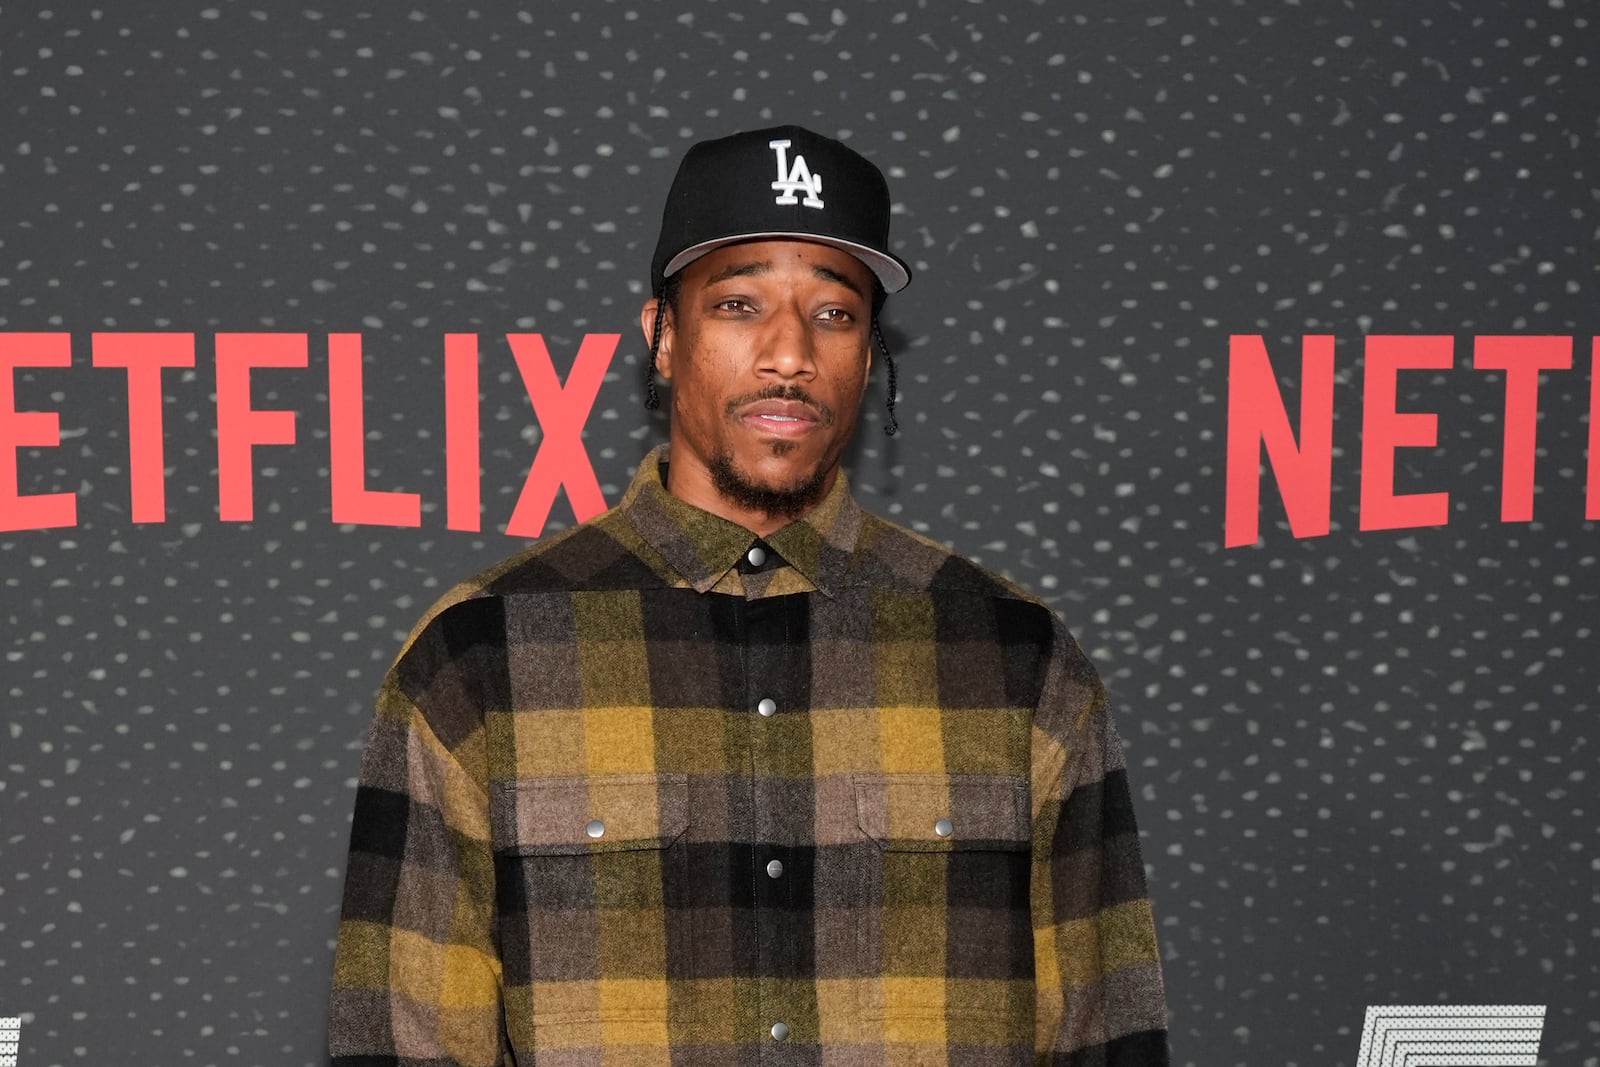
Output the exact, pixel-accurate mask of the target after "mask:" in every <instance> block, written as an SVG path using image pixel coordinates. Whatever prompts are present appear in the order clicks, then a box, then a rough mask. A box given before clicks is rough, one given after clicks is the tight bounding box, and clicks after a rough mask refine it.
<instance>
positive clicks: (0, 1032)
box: [0, 1015, 22, 1067]
mask: <svg viewBox="0 0 1600 1067" xmlns="http://www.w3.org/2000/svg"><path fill="white" fill-rule="evenodd" d="M21 1042H22V1016H20V1015H11V1016H0V1067H17V1046H18V1045H19V1044H20V1043H21Z"/></svg>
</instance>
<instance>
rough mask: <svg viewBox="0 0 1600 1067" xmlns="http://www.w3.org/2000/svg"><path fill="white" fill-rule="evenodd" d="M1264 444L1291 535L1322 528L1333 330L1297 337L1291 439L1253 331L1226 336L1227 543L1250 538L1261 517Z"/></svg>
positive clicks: (1328, 479)
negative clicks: (1296, 402) (1295, 422)
mask: <svg viewBox="0 0 1600 1067" xmlns="http://www.w3.org/2000/svg"><path fill="white" fill-rule="evenodd" d="M1263 445H1265V446H1266V450H1267V463H1268V465H1270V466H1271V467H1272V473H1273V476H1274V477H1275V478H1276V479H1277V482H1278V492H1279V493H1280V494H1281V495H1282V496H1283V509H1284V511H1285V512H1286V513H1287V514H1288V518H1289V530H1290V532H1291V533H1293V534H1294V536H1296V537H1320V536H1322V535H1323V534H1326V533H1327V532H1328V513H1329V509H1330V506H1331V505H1330V494H1331V487H1332V482H1333V336H1332V335H1331V334H1308V335H1306V336H1305V337H1302V338H1301V341H1300V434H1299V441H1298V443H1297V442H1296V439H1295V433H1294V430H1293V428H1292V427H1291V426H1290V425H1289V413H1288V411H1287V409H1286V408H1285V407H1284V403H1283V394H1282V393H1281V392H1280V391H1279V389H1278V380H1277V378H1276V377H1275V376H1274V375H1273V373H1272V361H1271V360H1270V359H1268V358H1267V346H1266V342H1265V341H1264V340H1263V339H1262V338H1261V336H1260V335H1259V334H1234V335H1232V336H1231V337H1229V338H1228V474H1227V514H1226V516H1225V518H1224V526H1225V529H1226V535H1225V538H1224V544H1225V545H1226V546H1227V547H1228V548H1236V547H1238V546H1239V545H1249V544H1254V543H1255V541H1256V538H1257V536H1258V532H1259V525H1260V517H1261V514H1260V513H1261V467H1262V465H1261V448H1262V446H1263Z"/></svg>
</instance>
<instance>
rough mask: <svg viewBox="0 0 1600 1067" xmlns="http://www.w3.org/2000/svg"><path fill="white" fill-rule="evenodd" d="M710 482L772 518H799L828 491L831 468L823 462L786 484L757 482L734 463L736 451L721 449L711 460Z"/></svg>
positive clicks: (745, 506)
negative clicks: (801, 476) (798, 478)
mask: <svg viewBox="0 0 1600 1067" xmlns="http://www.w3.org/2000/svg"><path fill="white" fill-rule="evenodd" d="M710 470H711V484H712V485H713V486H715V487H716V490H717V492H718V493H721V494H722V496H723V498H724V499H726V500H729V501H732V502H733V503H734V504H736V505H738V506H739V507H740V508H742V509H744V510H746V511H759V512H761V513H762V514H763V515H765V516H767V517H768V518H769V519H797V518H799V517H800V516H801V515H804V514H805V513H806V512H807V511H810V510H811V509H812V508H813V507H815V506H816V505H817V504H818V503H819V502H820V501H821V500H822V498H823V497H824V496H825V495H826V494H827V492H828V468H827V467H826V466H824V465H822V464H818V465H817V469H816V470H814V471H812V472H811V474H810V475H809V476H808V477H805V478H802V479H801V480H800V481H797V482H794V483H792V484H790V485H784V486H770V485H757V484H756V483H755V482H752V481H751V480H750V479H749V478H746V477H745V476H744V475H743V474H741V473H740V472H739V471H738V470H736V469H735V468H734V466H733V453H732V452H729V451H728V450H727V449H722V450H721V451H718V452H716V453H714V454H713V455H712V457H711V461H710Z"/></svg>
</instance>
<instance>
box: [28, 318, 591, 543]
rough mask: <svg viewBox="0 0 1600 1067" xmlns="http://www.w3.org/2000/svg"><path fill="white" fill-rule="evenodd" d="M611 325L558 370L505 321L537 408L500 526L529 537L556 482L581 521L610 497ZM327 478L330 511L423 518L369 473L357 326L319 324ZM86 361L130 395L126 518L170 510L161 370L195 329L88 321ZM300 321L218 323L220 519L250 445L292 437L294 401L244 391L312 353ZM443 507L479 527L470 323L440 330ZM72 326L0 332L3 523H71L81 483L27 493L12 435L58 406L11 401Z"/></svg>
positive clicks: (244, 474)
mask: <svg viewBox="0 0 1600 1067" xmlns="http://www.w3.org/2000/svg"><path fill="white" fill-rule="evenodd" d="M619 338H620V335H619V334H614V333H604V334H587V335H585V336H584V339H583V343H582V344H581V345H580V346H579V348H578V354H577V357H576V358H575V359H574V361H573V364H572V369H571V370H570V371H569V372H568V374H567V379H566V382H565V383H563V382H562V381H561V379H560V377H559V376H558V375H557V373H556V369H555V364H554V362H553V361H552V359H551V357H550V352H549V350H548V349H547V348H546V347H545V343H544V338H543V336H541V335H540V334H536V333H513V334H507V335H506V341H507V342H508V343H509V345H510V347H511V352H512V355H513V356H514V357H515V359H516V363H517V369H518V370H519V371H520V372H521V375H522V384H523V387H524V389H525V390H526V392H527V395H528V399H529V402H530V404H531V405H532V408H533V414H534V416H535V417H536V418H537V419H538V422H539V426H540V429H541V431H542V437H541V438H540V442H539V446H538V450H537V452H535V454H534V456H533V459H532V461H531V464H530V466H529V470H528V475H527V477H526V479H525V480H524V482H523V486H522V492H521V493H520V495H519V496H518V498H517V503H516V506H515V507H514V508H513V510H512V513H511V517H510V519H509V520H508V522H507V523H506V530H505V532H506V533H507V534H509V535H510V536H513V537H538V536H539V535H540V533H542V532H543V530H544V524H545V520H546V519H548V518H549V515H550V507H551V505H552V504H554V503H555V499H556V494H557V493H559V492H560V491H561V490H562V489H565V490H566V493H567V499H568V501H569V502H570V503H571V505H572V510H573V513H574V515H575V516H576V518H577V519H578V521H580V522H581V521H583V520H584V519H587V518H590V517H591V516H594V515H597V514H599V513H600V512H601V511H604V510H605V508H606V502H605V499H604V498H603V497H602V496H601V493H600V482H599V480H598V479H597V478H596V477H595V473H594V467H593V465H592V464H591V463H590V461H589V454H588V452H587V451H586V450H585V448H584V445H583V436H582V434H583V427H584V423H585V422H586V421H587V420H588V418H589V412H590V409H591V408H592V407H593V406H594V401H595V397H596V396H597V395H598V394H599V391H600V383H601V381H602V380H603V379H604V378H605V373H606V369H607V367H609V366H610V364H611V357H612V355H613V354H614V353H615V352H616V349H617V342H618V340H619ZM327 340H328V413H327V414H328V440H329V456H328V469H329V482H330V495H331V503H332V516H333V521H334V522H338V523H352V524H361V525H369V526H420V525H421V524H422V498H421V495H420V494H419V493H411V492H398V491H378V490H373V489H368V488H367V486H366V474H365V472H366V445H365V442H366V435H365V429H364V427H365V411H364V409H363V403H362V385H361V335H360V334H358V333H335V334H329V335H328V339H327ZM90 349H91V363H92V364H93V366H95V367H104V368H115V369H120V370H122V371H123V372H124V378H125V381H126V386H127V397H128V483H129V491H130V496H131V503H132V508H131V515H132V518H133V521H134V522H140V523H155V522H164V521H166V518H167V508H166V485H165V478H164V465H165V449H164V437H163V432H162V402H161V397H162V387H161V376H162V372H163V371H165V370H167V369H168V368H182V367H193V366H194V365H195V338H194V334H192V333H96V334H94V335H92V337H91V339H90ZM308 353H309V339H308V336H307V335H306V334H303V333H219V334H216V335H215V337H214V355H215V360H216V385H217V392H216V417H217V421H216V427H217V504H218V514H219V515H220V517H221V518H222V519H223V520H224V521H226V522H249V521H251V520H252V519H253V518H254V516H255V492H254V491H255V450H256V449H257V448H262V447H267V446H275V445H276V446H283V445H292V444H294V443H295V418H296V412H294V411H288V410H265V409H259V408H253V407H251V404H250V378H251V374H252V372H253V371H255V370H257V369H259V368H304V367H306V366H308V363H309V360H308ZM444 357H445V358H444V426H445V521H446V525H447V526H448V528H449V529H452V530H465V531H477V530H479V529H481V518H480V490H479V438H478V335H477V334H471V333H453V334H447V335H445V339H444ZM71 364H72V344H71V339H70V335H68V334H65V333H0V531H6V530H26V529H43V528H47V527H56V526H75V525H77V521H78V511H77V508H78V502H77V494H75V493H70V492H60V493H30V494H23V493H22V492H21V491H20V488H19V483H18V471H17V458H18V449H21V448H52V447H57V446H59V445H60V444H61V425H60V415H59V413H58V412H54V411H18V410H17V405H16V381H15V372H16V370H17V368H19V367H68V366H70V365H71Z"/></svg>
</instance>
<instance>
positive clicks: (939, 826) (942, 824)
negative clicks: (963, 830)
mask: <svg viewBox="0 0 1600 1067" xmlns="http://www.w3.org/2000/svg"><path fill="white" fill-rule="evenodd" d="M933 832H934V833H936V834H938V835H939V836H940V837H949V836H950V835H951V834H953V833H955V832H956V826H955V823H953V822H951V821H950V820H949V819H940V820H939V821H938V822H936V823H934V824H933Z"/></svg>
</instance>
